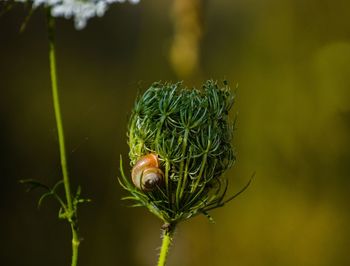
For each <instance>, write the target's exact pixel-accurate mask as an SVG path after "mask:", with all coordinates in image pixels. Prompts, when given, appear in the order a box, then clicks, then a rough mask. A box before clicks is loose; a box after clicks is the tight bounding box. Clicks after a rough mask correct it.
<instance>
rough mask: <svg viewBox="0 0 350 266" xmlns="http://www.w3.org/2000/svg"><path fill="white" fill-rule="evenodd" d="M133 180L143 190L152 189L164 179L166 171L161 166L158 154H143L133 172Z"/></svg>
mask: <svg viewBox="0 0 350 266" xmlns="http://www.w3.org/2000/svg"><path fill="white" fill-rule="evenodd" d="M131 177H132V182H133V183H134V185H135V186H136V187H137V188H139V189H141V190H143V191H146V192H148V191H152V190H153V189H155V188H156V187H157V186H160V185H161V184H162V183H163V180H164V173H163V171H162V170H161V169H160V168H159V160H158V156H157V155H156V154H154V153H150V154H147V155H145V156H142V157H141V158H140V159H139V160H138V161H137V162H136V164H135V165H134V167H133V168H132V172H131Z"/></svg>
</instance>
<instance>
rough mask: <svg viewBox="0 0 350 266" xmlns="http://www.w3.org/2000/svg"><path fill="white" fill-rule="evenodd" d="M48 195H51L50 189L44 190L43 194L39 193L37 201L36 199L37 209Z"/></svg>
mask: <svg viewBox="0 0 350 266" xmlns="http://www.w3.org/2000/svg"><path fill="white" fill-rule="evenodd" d="M49 196H53V193H52V192H51V191H49V192H46V193H44V194H43V195H41V197H40V199H39V201H38V209H40V207H41V203H42V202H43V201H44V199H46V198H47V197H49Z"/></svg>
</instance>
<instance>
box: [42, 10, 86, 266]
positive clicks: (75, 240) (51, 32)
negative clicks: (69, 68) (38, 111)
mask: <svg viewBox="0 0 350 266" xmlns="http://www.w3.org/2000/svg"><path fill="white" fill-rule="evenodd" d="M47 19H48V21H47V22H48V38H49V59H50V75H51V88H52V100H53V106H54V110H55V118H56V126H57V135H58V143H59V150H60V160H61V168H62V175H63V183H64V190H65V194H66V200H67V212H68V213H67V215H68V217H67V219H68V221H69V223H70V224H71V229H72V264H71V266H76V265H77V261H78V247H79V244H80V240H79V235H78V228H77V225H76V213H75V209H74V207H73V202H72V194H71V190H70V183H69V175H68V169H67V158H66V148H65V140H64V131H63V124H62V116H61V108H60V101H59V95H58V86H57V71H56V52H55V19H54V18H53V17H52V16H51V14H50V10H49V9H48V15H47Z"/></svg>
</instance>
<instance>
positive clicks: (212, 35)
mask: <svg viewBox="0 0 350 266" xmlns="http://www.w3.org/2000/svg"><path fill="white" fill-rule="evenodd" d="M172 5H173V2H172V1H164V0H155V1H146V0H142V1H141V3H140V4H139V5H136V6H132V5H129V4H115V5H113V6H112V7H111V8H110V10H109V11H108V12H107V14H106V15H105V16H104V17H103V18H95V19H92V20H91V21H89V23H88V26H87V28H86V29H84V30H82V31H76V30H75V29H74V27H73V23H72V21H71V20H65V19H59V20H58V22H57V56H58V75H59V86H60V94H61V104H62V112H63V122H64V126H65V133H66V140H67V147H68V159H69V170H70V176H71V179H72V184H73V187H74V188H76V186H77V185H78V184H80V185H81V186H82V189H83V195H85V196H87V197H89V198H91V199H92V202H91V203H89V204H86V205H82V206H81V207H80V209H79V218H80V230H81V235H82V236H83V237H84V241H83V242H82V244H81V247H80V265H83V266H89V265H94V266H96V265H106V266H109V265H133V266H134V265H137V266H143V265H145V266H146V265H155V262H156V259H157V255H158V252H159V250H158V249H157V247H159V246H160V226H161V223H160V221H158V220H157V219H156V218H155V217H153V216H152V215H151V214H150V213H148V212H147V211H146V210H145V209H142V208H138V209H133V208H128V207H126V205H127V203H126V202H122V201H121V200H120V198H121V197H122V196H123V195H125V192H124V191H122V189H121V187H120V186H119V184H118V183H117V176H118V174H119V173H118V168H119V167H118V163H119V154H122V155H123V156H124V158H125V159H126V158H127V153H128V147H127V144H126V142H127V138H126V127H127V121H128V115H129V114H130V111H131V108H132V106H133V102H134V99H135V98H136V96H137V94H138V93H139V92H142V91H144V90H145V89H146V88H147V87H148V86H149V85H150V84H151V83H152V82H153V81H159V80H163V81H168V80H169V81H177V80H179V79H181V80H184V84H185V85H187V86H189V87H192V86H197V87H198V86H200V85H201V83H202V82H203V81H204V80H205V79H209V78H214V79H218V80H222V79H227V80H228V81H229V82H230V84H231V85H232V87H235V85H236V83H238V84H239V89H238V91H237V104H236V107H235V112H238V130H237V131H236V135H235V139H234V145H235V147H236V149H237V157H238V160H237V163H236V164H235V166H234V167H233V168H232V169H231V170H230V171H229V172H228V173H227V174H226V175H227V176H228V177H229V178H230V180H231V186H230V193H234V192H235V191H237V190H239V189H240V187H242V186H243V185H244V184H245V182H247V180H248V179H249V177H250V175H251V174H252V172H254V171H256V178H255V179H254V182H253V183H252V185H251V187H250V188H249V189H248V190H247V191H246V192H245V193H244V194H243V195H242V196H240V197H239V198H237V199H236V200H235V201H234V202H232V203H231V204H229V205H228V206H226V207H224V208H222V209H219V210H215V211H213V212H212V216H213V217H214V219H215V221H216V224H210V223H209V222H208V221H207V219H206V218H205V217H196V218H194V219H192V220H190V221H188V222H186V223H183V224H181V225H180V226H179V227H178V231H177V233H176V236H175V243H174V246H173V248H172V250H171V253H170V258H169V265H182V266H189V265H191V266H192V265H193V266H194V265H239V266H248V265H252V266H255V265H256V266H260V265H267V266H274V265H276V266H289V265H290V266H296V265H298V266H312V265H315V266H323V265H324V266H326V265H327V266H333V265H337V266H345V265H350V257H349V255H348V253H349V248H350V229H349V222H350V215H349V191H350V190H349V189H350V181H349V178H350V175H349V174H350V166H349V159H350V138H349V134H350V105H349V104H350V25H349V19H348V18H349V17H348V15H349V10H350V2H349V1H348V0H334V1H329V0H328V1H326V0H307V1H305V0H265V1H260V0H245V1H243V0H237V1H236V0H235V1H232V0H215V1H214V0H208V1H206V2H205V4H204V5H203V17H202V19H203V21H202V22H203V24H202V32H203V35H202V39H201V42H200V46H199V47H198V49H199V61H198V67H197V68H196V70H195V71H193V72H191V73H187V74H186V75H184V74H182V75H177V74H176V73H179V72H176V71H174V70H173V68H172V65H171V63H170V61H169V50H170V47H171V42H172V40H173V35H174V30H173V29H174V27H173V24H174V21H175V20H176V19H179V18H174V16H173V15H171V14H173V12H172ZM27 12H28V10H27V9H25V8H23V7H22V6H18V7H16V8H14V9H13V10H11V11H10V12H9V13H6V14H5V15H3V16H2V17H1V18H0V123H1V124H0V125H1V130H0V147H1V152H0V178H1V179H0V180H1V193H0V207H1V217H0V245H1V246H0V264H1V265H4V266H11V265H36V266H39V265H52V266H55V265H57V266H62V265H69V261H70V254H71V250H70V230H69V227H68V225H67V224H66V223H65V222H64V221H61V220H58V219H57V213H58V206H57V204H56V202H55V201H54V200H52V199H49V200H47V201H45V202H44V204H43V206H42V208H41V209H40V210H39V211H38V210H37V208H36V202H37V199H38V198H39V196H40V192H41V191H36V192H32V193H25V189H24V187H23V186H22V185H20V184H18V180H20V179H26V178H35V179H38V180H40V181H42V182H43V183H45V184H48V185H53V184H55V182H56V181H57V180H59V179H60V166H59V157H58V142H57V136H56V129H55V121H54V114H53V107H52V103H51V90H50V80H49V71H48V56H47V52H48V49H47V34H46V26H45V14H44V13H45V12H43V10H38V11H36V12H35V13H34V15H33V17H32V18H31V20H30V22H29V24H28V26H27V29H26V30H25V31H24V33H22V34H20V33H19V28H20V25H21V22H22V21H23V20H24V18H25V16H26V14H27Z"/></svg>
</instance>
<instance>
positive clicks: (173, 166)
mask: <svg viewBox="0 0 350 266" xmlns="http://www.w3.org/2000/svg"><path fill="white" fill-rule="evenodd" d="M233 103H234V94H233V93H232V91H231V90H230V88H229V86H228V85H227V83H226V82H224V84H223V86H222V87H219V85H218V84H217V82H214V81H212V80H209V81H207V82H206V83H205V84H204V85H203V88H202V90H197V89H187V88H184V87H183V86H182V84H181V83H175V84H171V83H160V82H157V83H154V84H153V85H152V86H151V87H150V88H149V89H148V90H147V91H146V92H145V93H144V94H143V95H142V96H141V97H139V99H138V100H137V101H136V103H135V106H134V109H133V112H132V115H131V118H130V123H129V131H128V136H129V146H130V152H129V157H130V161H131V166H133V165H135V164H136V162H137V161H138V160H139V158H141V157H142V156H144V155H146V154H149V153H155V154H157V155H158V157H159V160H160V168H161V169H162V170H163V172H164V185H160V186H157V188H156V189H155V190H153V191H151V192H145V191H142V190H140V189H138V188H136V187H135V186H134V184H133V183H132V181H131V179H130V178H127V177H126V176H125V173H124V171H123V167H122V160H120V168H121V175H122V180H120V183H121V185H122V186H123V187H124V188H125V189H126V190H128V191H129V192H130V194H131V196H128V197H125V198H124V199H129V200H134V201H136V204H135V205H133V206H145V207H147V208H148V209H149V210H150V211H151V212H152V213H154V214H155V215H157V216H158V217H159V218H161V219H162V220H163V221H164V222H165V223H167V224H176V223H178V222H179V221H181V220H185V219H188V218H190V217H193V216H195V215H198V214H204V215H206V216H207V217H208V218H210V216H209V214H208V211H209V210H212V209H214V208H217V207H221V206H223V205H224V204H225V203H227V202H228V201H230V200H231V199H233V198H234V197H235V196H236V195H234V196H233V197H231V198H228V199H225V195H226V191H227V186H228V181H227V180H226V179H224V178H223V177H222V175H223V173H224V172H225V171H226V170H227V169H228V168H230V167H231V165H232V164H233V162H234V161H235V155H234V152H233V148H232V146H231V140H232V137H233V129H234V123H233V122H231V121H230V119H229V116H228V114H229V111H230V109H231V107H232V106H233ZM248 185H249V183H248V184H247V186H248ZM247 186H246V187H247ZM246 187H244V188H243V189H242V191H243V190H244V189H245V188H246ZM242 191H240V192H239V193H241V192H242ZM239 193H238V194H239ZM210 219H211V218H210Z"/></svg>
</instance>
